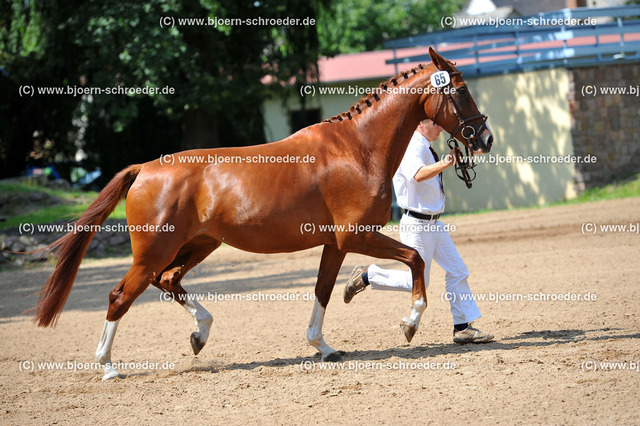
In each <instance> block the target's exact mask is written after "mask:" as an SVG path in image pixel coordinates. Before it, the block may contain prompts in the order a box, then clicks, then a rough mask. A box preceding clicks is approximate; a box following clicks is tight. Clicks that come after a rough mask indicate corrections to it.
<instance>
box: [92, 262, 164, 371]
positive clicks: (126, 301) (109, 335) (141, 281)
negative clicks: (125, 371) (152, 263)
mask: <svg viewBox="0 0 640 426" xmlns="http://www.w3.org/2000/svg"><path fill="white" fill-rule="evenodd" d="M161 269H162V267H158V268H156V269H155V270H161ZM155 270H154V269H153V268H152V267H149V266H146V265H142V264H140V263H134V264H133V265H132V266H131V268H130V269H129V272H127V274H126V275H125V276H124V278H123V279H122V281H120V284H118V285H117V286H116V287H115V288H114V289H113V290H111V293H109V310H108V312H107V320H106V322H105V324H104V328H103V330H102V335H101V336H100V342H99V343H98V348H97V349H96V359H97V360H98V362H99V363H100V364H103V365H104V376H103V377H102V380H108V379H112V378H114V377H117V376H119V373H118V370H117V369H115V368H114V367H113V365H112V363H111V347H112V345H113V339H114V337H115V335H116V329H117V328H118V322H119V321H120V318H122V316H123V315H124V314H125V313H126V312H127V311H128V310H129V307H131V304H132V303H133V301H134V300H136V298H137V297H138V296H139V295H140V294H142V292H143V291H144V290H145V289H146V288H147V287H148V286H149V284H150V283H151V281H153V280H154V278H155Z"/></svg>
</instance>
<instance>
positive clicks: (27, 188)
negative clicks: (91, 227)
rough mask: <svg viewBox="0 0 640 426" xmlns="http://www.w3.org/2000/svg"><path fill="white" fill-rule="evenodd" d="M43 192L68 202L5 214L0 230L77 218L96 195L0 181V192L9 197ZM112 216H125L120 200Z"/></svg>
mask: <svg viewBox="0 0 640 426" xmlns="http://www.w3.org/2000/svg"><path fill="white" fill-rule="evenodd" d="M36 191H37V192H44V193H46V194H48V195H50V196H54V197H57V198H59V199H61V200H64V201H65V202H67V203H68V204H58V205H53V206H46V207H41V208H38V209H36V210H34V211H32V212H30V213H26V214H18V215H12V216H7V217H6V221H4V222H0V230H3V229H10V228H17V227H18V226H20V224H21V223H32V224H40V223H50V222H55V221H59V220H73V219H76V218H78V217H79V216H80V215H81V214H82V213H83V212H84V211H85V210H86V209H87V207H89V205H90V204H91V202H92V201H93V200H94V199H95V198H96V197H97V196H98V193H97V192H93V191H90V192H85V191H79V190H72V191H65V190H61V189H51V188H45V187H40V186H31V185H27V184H18V183H0V193H2V194H3V195H4V196H5V197H6V196H7V195H8V196H9V198H10V197H11V196H12V195H15V196H16V197H17V196H18V195H19V194H24V193H29V192H36ZM110 217H112V218H118V219H120V218H125V210H124V202H123V201H121V202H120V203H119V204H118V206H117V207H116V210H115V211H114V212H113V213H112V214H111V216H110Z"/></svg>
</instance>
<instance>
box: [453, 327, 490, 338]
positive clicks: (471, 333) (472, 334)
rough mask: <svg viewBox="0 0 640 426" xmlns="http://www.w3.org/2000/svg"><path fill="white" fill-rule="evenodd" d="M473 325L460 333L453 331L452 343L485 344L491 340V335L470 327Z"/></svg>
mask: <svg viewBox="0 0 640 426" xmlns="http://www.w3.org/2000/svg"><path fill="white" fill-rule="evenodd" d="M472 325H473V323H469V326H468V327H467V328H465V329H464V330H462V331H457V330H454V331H453V341H454V342H455V343H487V342H489V341H491V340H493V334H489V333H485V332H483V331H480V330H478V329H477V328H473V327H472Z"/></svg>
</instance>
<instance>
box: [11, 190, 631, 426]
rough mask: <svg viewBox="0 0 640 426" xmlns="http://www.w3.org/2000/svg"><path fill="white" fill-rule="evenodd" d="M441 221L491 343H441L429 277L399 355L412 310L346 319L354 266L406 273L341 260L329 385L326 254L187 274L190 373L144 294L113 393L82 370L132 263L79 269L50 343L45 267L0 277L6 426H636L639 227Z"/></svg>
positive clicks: (400, 299) (596, 214) (361, 308)
mask: <svg viewBox="0 0 640 426" xmlns="http://www.w3.org/2000/svg"><path fill="white" fill-rule="evenodd" d="M444 221H445V223H446V222H450V223H452V224H455V225H456V231H455V232H452V237H453V239H454V241H455V242H456V244H457V246H458V250H459V251H460V253H461V255H462V257H463V259H464V260H465V262H466V263H467V266H468V267H469V269H470V271H471V277H470V284H471V289H472V291H474V293H476V294H477V295H478V297H484V298H485V300H484V301H481V300H479V301H478V305H479V306H480V309H481V311H482V313H483V318H481V319H480V320H479V321H478V322H477V323H476V325H477V326H478V327H479V328H481V329H483V330H487V331H490V332H492V333H494V334H495V335H496V339H495V342H492V343H489V344H484V345H474V346H470V345H463V346H460V345H456V344H454V343H453V342H452V324H451V315H450V313H449V304H448V302H447V301H446V297H447V295H446V294H444V293H443V292H444V273H443V272H442V270H441V269H440V268H439V267H438V266H437V265H436V264H435V263H434V264H433V265H432V269H431V270H432V272H431V284H430V286H429V289H428V292H427V293H428V296H429V306H428V308H427V311H426V313H425V315H424V317H423V320H422V324H421V327H420V329H419V330H418V333H417V334H416V336H415V337H414V339H413V341H412V343H411V344H407V343H406V341H405V339H404V337H403V335H402V333H401V331H400V327H399V322H400V319H401V318H402V317H403V316H405V315H408V314H409V306H410V302H411V301H410V295H409V294H408V293H396V292H374V291H371V290H370V289H369V290H367V291H365V292H363V293H361V294H359V295H357V296H356V297H355V299H354V300H353V301H352V302H351V303H350V304H349V305H345V304H344V303H343V301H342V290H343V288H344V283H345V281H346V279H347V277H348V275H349V273H350V272H351V269H352V268H353V267H354V266H355V265H357V264H363V263H364V264H367V263H371V262H374V263H376V264H378V265H380V266H385V267H393V268H398V269H400V268H403V267H404V266H403V265H401V264H399V263H396V262H389V261H379V260H373V259H371V258H366V257H363V256H358V255H353V254H349V255H348V256H347V258H346V260H345V262H344V265H343V267H342V269H341V273H340V275H339V277H338V282H337V284H336V287H335V288H334V291H333V297H332V300H331V302H330V304H329V306H328V309H327V315H326V319H325V324H324V335H325V339H326V341H327V343H328V344H329V345H330V346H332V347H334V348H335V349H337V350H340V351H343V358H344V361H345V362H344V363H343V364H341V366H342V367H336V364H332V365H330V366H327V365H324V364H323V363H320V359H319V355H316V351H315V349H314V348H312V347H311V346H309V345H308V344H307V342H306V329H307V325H308V321H309V318H310V315H311V309H312V307H313V302H312V301H311V300H309V299H310V298H311V297H312V295H313V286H314V283H315V276H316V274H317V269H318V265H319V262H320V253H321V248H315V249H312V250H307V251H304V252H299V253H293V254H278V255H259V254H252V253H245V252H240V251H238V250H235V249H233V248H230V247H228V246H223V247H222V248H220V249H219V250H217V251H215V252H214V253H213V254H212V255H211V256H210V257H209V258H208V259H207V260H206V261H205V262H203V263H202V264H201V265H199V266H198V267H196V268H195V269H194V270H193V273H189V276H188V278H186V279H185V280H184V281H183V284H184V286H185V288H186V289H187V291H189V292H190V293H191V294H195V295H199V297H204V298H205V299H211V300H203V301H202V302H201V303H202V304H203V305H204V307H205V308H207V309H208V310H209V311H210V312H211V313H212V315H213V317H214V323H213V327H212V330H211V335H210V337H209V341H208V343H207V346H205V348H204V349H203V350H202V352H201V353H200V354H199V355H198V356H194V355H193V353H192V350H191V346H190V344H189V336H190V334H191V332H192V331H195V327H194V324H193V322H192V320H191V318H190V316H189V315H188V314H187V312H186V311H185V310H184V309H183V308H181V307H180V306H179V305H178V304H177V303H171V302H170V301H163V300H162V297H161V293H160V291H159V290H157V289H156V288H154V287H150V288H149V289H147V291H146V292H145V293H144V294H143V295H142V296H141V297H140V298H139V299H138V300H137V301H136V302H135V303H134V305H133V307H132V308H131V309H130V310H129V312H128V313H127V315H125V316H124V318H123V320H122V321H121V322H120V326H119V328H118V333H117V335H116V338H115V343H114V347H113V361H114V362H121V363H125V365H124V366H125V367H126V368H125V369H121V370H120V372H121V373H123V375H124V378H122V379H114V380H112V381H109V382H102V381H101V378H102V371H101V370H100V369H96V368H95V365H92V364H91V363H94V362H95V359H94V352H95V349H96V346H97V343H98V340H99V337H100V333H101V331H102V326H103V323H104V318H105V315H106V307H107V295H108V293H109V291H110V290H111V289H112V288H113V287H114V286H115V285H116V284H117V283H118V282H119V281H120V279H121V278H122V277H123V275H124V274H125V272H126V271H127V269H128V268H129V266H130V264H131V259H130V258H118V259H110V260H101V261H95V260H88V261H85V262H83V264H82V267H81V269H80V272H79V274H78V277H77V279H76V283H75V285H74V287H73V290H72V292H71V296H70V297H69V300H68V301H67V304H66V307H65V309H64V311H63V313H62V316H61V317H60V320H59V323H58V326H57V327H56V328H55V329H42V328H38V327H36V326H35V325H34V324H33V323H32V322H31V317H29V316H26V315H23V314H22V312H23V311H24V310H25V309H27V308H29V307H32V306H34V305H35V303H36V298H34V297H30V298H29V297H26V296H28V295H30V294H32V293H33V292H36V291H38V290H40V288H41V287H42V284H43V283H44V282H45V280H46V279H47V277H48V275H49V273H50V271H51V266H50V265H49V266H46V267H42V266H35V267H30V268H26V269H23V270H9V271H4V272H0V341H2V351H1V353H0V367H1V368H0V377H1V378H0V400H1V405H2V422H1V423H2V424H12V425H14V424H15V425H31V424H33V425H36V424H37V425H41V424H62V425H66V424H94V425H95V424H131V425H152V424H153V425H155V424H159V423H161V424H164V423H174V424H187V423H188V424H203V423H205V424H233V425H235V424H237V425H240V424H247V423H249V424H255V423H275V424H302V423H308V424H315V423H328V424H348V423H354V422H358V423H373V424H407V425H408V424H411V425H415V424H423V423H454V422H455V423H458V422H461V423H466V424H513V423H516V424H539V423H544V424H549V423H552V424H561V423H563V424H567V423H568V424H585V423H587V424H592V423H603V422H604V423H613V422H622V423H637V422H638V419H639V418H640V403H638V397H637V391H638V389H639V388H640V371H639V370H640V367H638V363H640V315H639V314H640V303H639V301H640V286H639V284H640V279H639V278H638V277H639V276H640V262H639V261H638V254H639V253H640V250H639V247H640V235H638V232H637V228H636V229H635V231H634V230H630V229H629V226H630V225H632V224H633V225H634V226H636V227H637V226H638V223H639V222H640V198H631V199H623V200H613V201H602V202H595V203H587V204H581V205H576V206H560V207H552V208H543V209H529V210H514V211H506V212H497V213H486V214H476V215H470V216H463V217H462V216H461V217H453V218H445V219H444ZM592 224H595V227H596V232H595V234H593V231H592V229H591V227H592V226H593V225H592ZM604 224H621V225H627V227H628V228H627V230H626V231H623V230H621V229H617V230H614V229H609V230H605V229H603V228H600V225H604ZM395 237H397V235H395ZM225 295H226V296H225ZM578 297H580V298H582V299H588V300H581V301H578V300H575V299H576V298H578ZM216 298H217V299H218V300H214V299H216ZM278 298H280V299H298V300H276V299H278ZM545 298H546V299H553V300H540V299H545ZM565 298H569V299H570V300H558V299H565ZM225 299H226V300H225ZM239 299H242V300H239ZM490 299H491V300H490ZM496 299H498V301H497V302H496V301H495V300H496ZM529 299H530V300H529ZM571 299H574V300H571ZM594 299H595V300H594ZM41 363H54V364H41ZM132 363H133V364H132ZM135 363H138V364H135ZM150 367H152V368H150ZM331 367H335V368H336V369H333V370H332V369H330V368H331ZM74 369H75V370H76V371H74ZM21 370H22V371H21Z"/></svg>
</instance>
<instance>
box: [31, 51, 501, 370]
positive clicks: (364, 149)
mask: <svg viewBox="0 0 640 426" xmlns="http://www.w3.org/2000/svg"><path fill="white" fill-rule="evenodd" d="M429 54H430V56H431V60H432V64H428V65H425V66H422V65H420V66H419V67H416V68H414V69H412V70H410V71H407V72H403V73H400V74H399V75H397V76H395V77H393V78H392V79H390V80H388V81H387V82H386V83H383V84H381V85H380V89H381V90H380V91H379V92H377V93H373V94H371V95H368V96H366V97H365V98H363V99H362V100H361V101H360V102H359V103H358V104H357V105H354V106H352V107H351V109H350V110H349V111H347V112H344V113H342V114H340V115H338V116H335V117H332V118H331V119H329V120H326V121H325V122H322V123H319V124H315V125H312V126H309V127H307V128H305V129H302V130H300V131H298V132H297V133H295V134H293V135H291V136H289V137H288V138H286V139H284V140H282V141H279V142H275V143H269V144H264V145H257V146H248V147H240V148H217V149H200V150H192V151H185V152H181V153H177V154H174V155H172V156H165V157H163V158H161V159H158V160H154V161H150V162H148V163H144V164H137V165H133V166H129V167H127V168H126V169H124V170H122V171H121V172H119V173H118V174H117V175H116V176H115V177H114V178H113V179H112V180H111V182H110V183H109V184H108V185H107V186H106V187H105V188H104V189H103V190H102V191H101V192H100V194H99V195H98V198H97V199H96V200H95V201H94V202H93V203H92V204H91V206H90V207H89V208H88V209H87V211H86V212H84V213H83V214H82V216H81V217H80V218H79V219H78V222H77V225H78V228H79V229H81V230H83V231H84V230H86V231H87V232H75V233H69V234H67V235H65V236H63V237H62V238H60V239H59V240H58V241H56V242H55V243H53V244H52V245H51V246H50V248H52V249H56V250H57V255H58V258H59V260H58V262H57V264H56V266H55V269H54V271H53V273H52V274H51V276H50V277H49V279H48V280H47V282H46V283H45V284H44V287H43V289H42V291H41V293H40V299H39V301H38V305H37V307H36V318H35V321H37V322H38V325H40V326H49V325H52V324H55V322H56V321H57V319H58V317H59V315H60V312H61V311H62V308H63V307H64V304H65V302H66V300H67V297H68V295H69V292H70V291H71V286H72V285H73V282H74V280H75V277H76V274H77V272H78V269H79V267H80V262H81V260H82V257H83V256H84V253H85V251H86V249H87V246H88V245H89V242H90V240H91V238H92V237H93V235H94V234H95V231H94V232H90V231H93V230H94V229H96V227H97V226H99V225H101V224H103V223H104V221H105V220H106V219H107V217H108V216H109V214H110V213H111V212H112V211H113V210H114V208H115V207H116V205H117V204H118V202H119V201H120V200H121V199H122V198H124V197H125V196H126V215H127V221H128V224H129V226H130V227H131V226H132V225H133V226H135V225H141V226H142V225H145V224H146V225H147V226H149V225H153V226H158V227H161V226H162V225H165V224H169V225H171V226H173V232H162V230H161V231H158V232H154V230H151V231H149V230H148V229H147V230H146V232H135V231H131V229H130V235H131V248H132V253H133V264H132V266H131V269H129V271H128V272H127V274H126V275H125V276H124V278H123V279H122V281H120V283H119V284H118V285H117V286H116V287H115V288H114V289H113V290H112V291H111V293H110V294H109V309H108V312H107V317H106V322H105V325H104V329H103V331H102V335H101V337H100V342H99V344H98V348H97V350H96V358H97V360H98V361H99V362H100V363H101V364H104V365H105V367H104V369H105V372H104V377H103V380H106V379H110V378H112V377H116V376H118V375H119V373H118V371H117V370H116V369H115V368H113V366H112V365H111V347H112V345H113V339H114V337H115V333H116V328H117V326H118V322H119V321H120V319H121V318H122V316H123V315H124V314H125V313H126V312H127V310H128V309H129V307H130V306H131V304H132V303H133V301H134V300H135V299H136V298H137V297H138V296H139V295H140V294H141V293H142V292H143V291H144V290H145V289H146V288H147V287H148V286H149V284H153V285H154V286H156V287H158V288H159V289H161V290H162V291H164V292H169V293H171V294H172V296H173V298H174V300H177V301H179V303H180V304H181V305H183V306H184V308H185V309H186V310H187V311H188V312H189V313H190V314H191V315H192V316H193V318H194V319H195V323H196V326H197V329H198V330H197V331H195V332H193V333H192V334H191V345H192V348H193V352H194V353H195V354H198V352H200V350H201V349H202V348H203V347H204V345H205V343H206V342H207V339H208V337H209V329H210V327H211V324H212V316H211V314H210V313H209V312H208V311H207V310H206V309H204V307H202V306H201V305H200V304H199V303H198V302H197V301H191V300H189V298H188V297H185V296H186V295H187V292H186V291H185V290H184V288H182V286H181V284H180V282H181V280H182V278H183V277H184V276H185V275H186V274H187V272H188V271H189V270H190V269H191V268H193V267H194V266H196V265H197V264H198V263H200V262H202V261H203V260H204V259H205V258H206V257H207V256H208V255H209V254H210V253H211V252H213V251H214V250H215V249H216V248H218V247H220V245H221V244H222V243H223V242H225V243H227V244H229V245H230V246H233V247H236V248H238V249H241V250H245V251H250V252H256V253H278V252H294V251H298V250H304V249H308V248H311V247H315V246H318V245H323V246H324V250H323V252H322V258H321V261H320V270H319V272H318V279H317V282H316V286H315V295H316V300H315V304H314V307H313V312H312V314H311V321H310V323H309V328H308V330H307V340H308V341H309V343H310V344H311V345H313V346H314V347H316V348H317V349H318V351H320V352H321V354H322V360H323V361H340V360H341V356H340V353H339V352H337V351H335V350H334V349H332V348H331V347H330V346H329V345H327V344H326V343H325V341H324V338H323V336H322V322H323V319H324V314H325V309H326V307H327V304H328V303H329V298H330V297H331V291H332V290H333V287H334V285H335V281H336V277H337V275H338V271H339V270H340V266H341V265H342V261H343V260H344V257H345V255H346V254H347V253H348V252H352V253H360V254H364V255H368V256H372V257H376V258H384V259H394V260H398V261H400V262H402V263H404V264H406V265H407V266H409V268H410V269H411V273H412V274H413V294H412V306H411V313H410V315H409V316H408V317H404V318H403V319H402V323H401V326H402V329H403V331H404V333H405V336H406V338H407V340H408V341H411V338H412V337H413V335H414V333H415V332H416V330H417V329H418V325H419V323H420V317H421V315H422V313H423V311H424V310H425V308H426V306H427V296H426V293H425V283H424V276H423V271H424V262H423V260H422V259H421V257H420V255H419V254H418V252H417V251H416V250H414V249H413V248H410V247H407V246H405V245H404V244H401V243H400V242H398V241H396V240H394V239H392V238H391V237H388V236H386V235H383V234H381V233H379V232H366V233H360V232H358V233H354V232H345V231H344V229H348V225H349V224H353V225H355V224H358V225H380V226H382V225H384V224H386V223H387V221H388V220H389V218H390V214H391V191H392V186H391V180H392V177H393V175H394V173H395V171H396V169H397V168H398V166H399V164H400V161H401V160H402V157H403V155H404V152H405V150H406V148H407V145H408V144H409V140H410V139H411V135H412V134H413V132H414V130H415V129H416V127H417V125H418V123H419V122H420V121H421V120H423V119H425V118H427V117H430V118H432V119H433V120H434V121H435V122H436V123H438V124H439V125H440V126H442V127H443V128H444V129H445V130H447V131H448V132H450V133H452V136H454V137H456V138H457V139H458V140H460V141H461V142H463V143H466V144H467V145H471V144H472V145H473V147H474V148H476V149H477V148H480V149H482V150H483V151H484V152H488V151H489V149H490V147H491V144H492V142H493V136H492V134H491V131H490V129H489V128H488V126H487V125H486V124H485V122H486V117H485V116H484V115H482V114H480V113H479V112H478V108H477V106H476V104H475V102H474V100H473V98H472V97H471V95H470V94H469V92H468V90H467V89H466V86H465V83H464V81H463V80H462V76H461V73H460V72H459V71H457V70H456V68H455V67H454V65H453V64H452V63H451V62H449V61H447V60H446V59H444V58H442V57H441V56H440V55H438V54H437V53H436V52H435V51H434V50H433V49H431V48H430V49H429ZM438 70H440V71H446V72H448V73H449V75H450V80H451V81H450V83H449V87H454V88H456V89H457V90H456V93H455V94H454V95H453V96H452V97H451V96H449V97H448V98H447V97H445V96H441V95H442V93H441V92H440V90H441V89H437V90H435V88H434V87H433V86H432V83H431V80H430V77H431V75H432V74H433V73H434V72H437V71H438ZM400 89H402V90H403V91H402V92H398V90H400ZM431 89H433V90H431ZM393 90H396V92H395V93H393V92H392V91H393ZM464 129H466V134H473V138H471V139H469V137H468V136H466V135H465V133H463V130H464ZM465 136H466V137H465ZM194 156H200V157H201V158H208V159H213V158H220V159H221V158H235V159H248V158H250V157H253V161H251V162H249V161H232V162H219V161H213V162H211V161H203V162H193V161H185V159H187V158H194ZM256 156H263V157H262V158H275V157H280V158H282V157H285V156H288V157H289V158H295V157H297V158H304V157H305V156H308V157H307V158H313V159H314V160H315V162H313V163H311V162H306V163H288V164H283V163H281V164H278V163H272V162H271V161H267V162H266V163H265V162H262V163H261V162H259V161H256V159H255V157H256ZM304 224H312V225H304ZM89 225H92V226H89ZM303 225H304V226H303ZM319 225H337V226H336V229H340V231H337V230H336V231H335V232H331V233H330V232H304V229H303V228H304V227H305V226H307V227H310V226H315V230H318V229H319ZM340 225H344V229H341V228H340V227H339V226H340Z"/></svg>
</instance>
